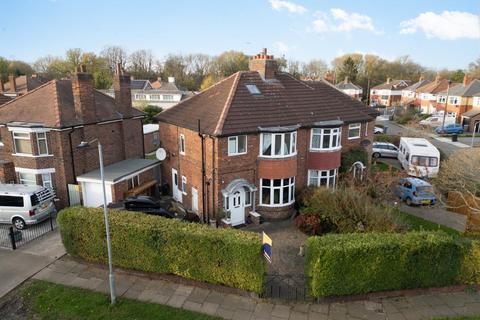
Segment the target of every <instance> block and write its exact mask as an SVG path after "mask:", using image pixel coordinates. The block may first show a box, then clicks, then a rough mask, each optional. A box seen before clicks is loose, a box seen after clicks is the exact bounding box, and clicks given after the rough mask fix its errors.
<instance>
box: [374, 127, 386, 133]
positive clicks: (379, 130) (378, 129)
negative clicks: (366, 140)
mask: <svg viewBox="0 0 480 320" xmlns="http://www.w3.org/2000/svg"><path fill="white" fill-rule="evenodd" d="M383 132H384V130H383V128H381V127H375V128H374V129H373V133H374V134H382V133H383Z"/></svg>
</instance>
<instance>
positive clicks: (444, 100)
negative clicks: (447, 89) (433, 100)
mask: <svg viewBox="0 0 480 320" xmlns="http://www.w3.org/2000/svg"><path fill="white" fill-rule="evenodd" d="M446 101H447V97H445V96H438V98H437V102H439V103H445V102H446Z"/></svg>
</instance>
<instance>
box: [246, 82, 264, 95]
mask: <svg viewBox="0 0 480 320" xmlns="http://www.w3.org/2000/svg"><path fill="white" fill-rule="evenodd" d="M245 86H246V87H247V89H248V92H250V93H251V94H253V95H260V94H262V93H261V92H260V90H259V89H258V87H257V86H256V85H254V84H247V85H245Z"/></svg>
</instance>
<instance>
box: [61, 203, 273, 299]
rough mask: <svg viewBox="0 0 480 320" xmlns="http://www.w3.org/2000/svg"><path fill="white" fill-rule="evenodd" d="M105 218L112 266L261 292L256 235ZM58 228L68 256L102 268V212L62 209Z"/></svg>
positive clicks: (123, 215) (124, 216) (134, 217)
mask: <svg viewBox="0 0 480 320" xmlns="http://www.w3.org/2000/svg"><path fill="white" fill-rule="evenodd" d="M109 213H110V215H109V222H110V232H111V240H112V242H111V243H112V256H113V264H114V265H115V266H118V267H123V268H129V269H136V270H141V271H147V272H158V273H164V274H175V275H179V276H182V277H185V278H189V279H194V280H199V281H205V282H209V283H213V284H222V285H227V286H230V287H235V288H239V289H243V290H248V291H253V292H257V293H260V292H261V291H262V289H263V282H264V276H265V271H266V266H265V262H264V258H263V257H262V254H261V251H262V249H261V240H260V236H259V235H257V234H255V233H250V232H244V231H239V230H234V229H213V228H211V227H209V226H206V225H200V224H194V223H187V222H183V221H179V220H175V219H166V218H162V217H156V216H149V215H144V214H139V213H133V212H127V211H119V210H111V211H110V212H109ZM58 223H59V227H60V234H61V237H62V241H63V244H64V246H65V248H66V249H67V252H68V253H69V254H70V255H72V256H75V257H79V258H83V259H85V260H87V261H91V262H100V263H107V248H106V241H105V224H104V218H103V210H102V209H98V208H83V207H75V208H67V209H64V210H62V211H61V212H60V213H59V216H58Z"/></svg>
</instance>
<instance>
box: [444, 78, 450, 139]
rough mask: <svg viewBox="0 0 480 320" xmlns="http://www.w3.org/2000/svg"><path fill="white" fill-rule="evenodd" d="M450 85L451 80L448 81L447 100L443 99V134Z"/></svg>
mask: <svg viewBox="0 0 480 320" xmlns="http://www.w3.org/2000/svg"><path fill="white" fill-rule="evenodd" d="M451 84H452V81H451V80H448V86H447V98H446V99H445V109H444V110H443V121H442V133H445V118H446V117H447V109H448V95H449V94H450V85H451Z"/></svg>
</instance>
